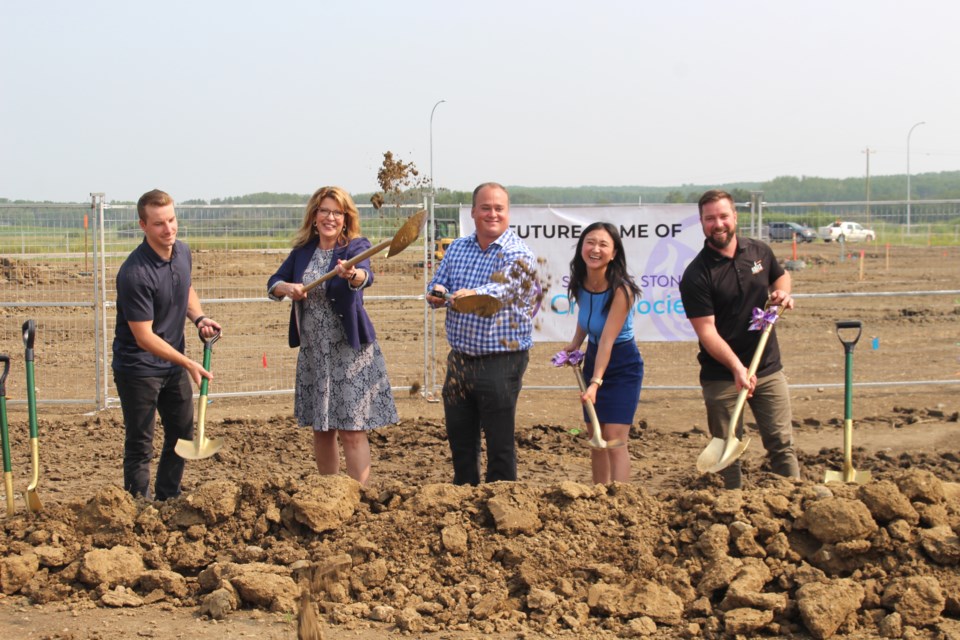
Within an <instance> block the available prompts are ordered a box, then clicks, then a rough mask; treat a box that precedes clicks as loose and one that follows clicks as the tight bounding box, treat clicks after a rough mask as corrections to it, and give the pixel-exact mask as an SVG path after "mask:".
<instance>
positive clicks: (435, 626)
mask: <svg viewBox="0 0 960 640" xmlns="http://www.w3.org/2000/svg"><path fill="white" fill-rule="evenodd" d="M783 247H784V246H783V245H780V246H778V247H777V249H778V250H780V251H781V252H783V251H786V250H785V249H784V248H783ZM867 251H868V254H867V257H868V258H869V259H871V260H872V262H871V265H872V267H871V270H870V271H869V272H868V275H867V277H866V278H865V279H864V280H863V281H861V280H860V279H859V272H858V265H857V261H856V260H848V261H845V262H844V263H838V262H837V261H836V255H835V249H834V248H833V247H822V246H819V247H814V248H806V249H804V254H803V256H802V257H804V258H805V261H806V268H805V269H803V270H801V271H796V272H794V278H795V290H796V291H797V292H803V293H814V292H818V293H835V292H841V291H852V292H866V291H913V290H946V289H958V288H960V286H958V285H960V277H958V275H957V274H958V273H960V250H958V249H957V248H956V247H953V248H947V249H941V248H927V249H915V250H909V251H908V250H906V249H899V250H896V252H895V255H894V259H893V267H892V268H890V269H889V270H887V269H886V268H885V266H884V264H885V257H886V256H885V254H884V251H883V248H878V247H868V248H867ZM207 259H213V258H212V257H209V256H208V258H207ZM270 260H271V262H270V264H274V263H275V262H276V258H275V257H273V258H271V259H270ZM264 268H268V266H267V265H265V266H264ZM244 269H245V270H246V271H245V274H246V275H250V276H251V278H252V279H253V280H256V281H260V280H261V279H263V276H262V275H261V274H259V273H257V270H256V269H255V268H254V267H252V266H251V265H249V264H246V265H244ZM267 273H269V271H267ZM388 275H389V274H388ZM397 277H402V276H400V275H398V276H397ZM281 315H283V314H277V316H278V318H279V317H280V316H281ZM843 318H856V319H860V320H862V321H863V322H864V325H865V327H866V328H865V336H864V338H863V340H862V342H861V344H860V346H858V348H857V351H856V363H857V365H856V366H857V368H856V371H857V379H858V380H877V381H879V380H883V381H889V382H897V381H903V380H920V379H927V380H954V381H955V380H957V378H958V374H960V361H958V355H960V333H958V329H957V327H958V326H960V325H958V322H957V321H958V318H960V304H958V300H957V299H956V297H955V296H933V297H920V296H914V297H897V298H886V297H864V298H846V299H833V298H826V299H801V300H799V301H798V308H797V310H795V311H794V312H793V313H791V314H789V315H787V316H785V317H784V318H783V321H782V325H778V331H779V334H780V340H781V348H782V350H783V353H784V360H785V364H786V370H787V373H788V375H789V376H790V379H791V381H792V382H793V383H797V382H800V383H803V382H806V381H812V380H825V379H826V380H836V381H837V382H842V380H843V377H842V376H843V373H842V372H843V351H842V348H841V346H840V344H839V342H838V341H837V338H836V335H835V332H834V326H833V323H834V321H835V320H838V319H843ZM284 323H285V316H284V317H283V319H281V320H280V321H278V323H277V324H278V325H283V324H284ZM400 324H401V323H390V322H381V323H379V324H378V327H377V329H378V332H379V333H380V334H381V341H382V342H384V343H389V342H392V341H394V342H395V341H400V342H402V341H404V340H406V339H408V336H406V334H402V335H400V334H397V335H393V332H394V330H396V331H401V328H400V326H399V325H400ZM402 330H403V331H409V329H402ZM874 337H878V338H879V339H880V345H881V346H880V348H879V349H873V348H872V347H871V340H872V339H873V338H874ZM555 349H556V345H538V346H537V347H536V349H535V351H534V354H533V357H532V358H531V368H530V372H529V373H528V376H527V383H528V384H548V383H552V384H557V376H562V375H568V374H567V373H566V372H563V373H560V372H557V371H556V370H554V369H552V367H550V366H549V364H548V358H549V355H550V354H551V353H552V351H554V350H555ZM641 350H642V352H643V355H644V359H645V361H646V363H647V369H648V378H647V382H648V383H649V384H658V385H666V384H685V385H690V384H695V382H696V366H695V363H694V362H693V360H694V357H695V347H694V345H691V344H685V345H676V344H641ZM411 351H412V352H414V353H411V356H410V357H414V356H418V355H419V350H418V349H413V350H411ZM393 353H394V354H396V353H400V352H399V351H394V352H393ZM393 357H394V358H396V357H398V356H397V355H394V356H393ZM677 363H681V364H680V365H677ZM683 363H689V364H688V365H685V364H683ZM390 364H391V361H390V355H389V354H388V366H390ZM668 364H669V365H670V367H668ZM676 366H687V367H688V368H686V369H682V368H681V369H680V371H681V373H680V374H679V376H678V377H680V378H683V379H677V380H673V379H666V378H665V377H664V375H663V374H662V373H658V369H659V370H661V371H663V370H667V369H668V368H669V369H670V371H672V372H674V373H671V374H670V375H672V376H676V375H677V374H676V371H677V368H676ZM570 377H571V382H572V375H571V376H570ZM565 383H566V382H565V381H563V382H561V384H565ZM395 384H396V382H395ZM792 399H793V409H794V426H795V437H796V442H797V445H798V449H799V451H800V457H801V465H802V468H803V478H802V480H801V481H800V482H796V483H793V482H784V481H781V480H779V479H777V478H776V477H774V476H771V475H769V474H767V473H766V472H765V470H764V459H763V449H762V446H761V444H760V441H759V437H758V436H757V434H756V433H755V431H753V428H752V427H749V425H748V427H749V430H750V432H751V433H752V434H753V442H752V444H751V446H750V448H749V449H748V450H747V452H746V454H745V456H744V465H745V475H746V479H747V486H746V487H745V489H744V490H743V491H742V492H725V491H723V490H721V489H720V487H719V483H718V482H717V481H716V478H714V477H712V476H699V475H698V474H697V472H696V469H695V467H694V462H695V460H696V457H697V455H698V454H699V452H700V451H701V450H702V449H703V447H704V446H706V444H707V442H708V441H709V438H708V437H707V435H706V433H705V428H704V416H703V409H702V404H701V401H700V399H699V397H698V395H697V394H696V392H691V391H685V390H678V391H669V390H657V391H649V392H648V391H645V392H644V395H643V398H642V402H641V406H640V409H639V411H638V414H637V421H636V423H635V424H634V426H633V430H632V432H631V438H630V442H629V447H630V452H631V457H632V461H633V478H632V481H631V482H630V483H629V484H628V485H613V486H610V487H592V486H590V463H589V449H588V448H587V446H586V442H585V438H584V436H583V434H582V433H581V434H577V433H574V431H575V430H576V429H577V428H582V424H581V420H582V418H581V416H580V408H579V406H578V403H577V402H576V395H575V393H574V392H573V391H565V390H548V391H544V390H526V391H524V392H523V393H522V394H521V400H520V406H519V409H518V434H517V442H518V450H519V475H520V482H518V483H515V484H495V485H489V486H481V487H478V488H475V489H459V488H454V487H452V486H451V485H449V484H446V483H448V482H449V479H450V477H451V472H450V463H449V453H448V450H447V444H446V440H445V433H444V427H443V410H442V406H441V405H440V404H438V403H435V402H429V401H428V400H427V399H425V398H424V397H423V395H422V394H420V393H416V392H414V393H411V394H406V393H401V394H399V395H398V397H397V404H398V409H399V412H400V416H401V422H400V423H399V424H398V425H396V426H391V427H389V428H384V429H381V430H379V431H377V432H376V433H374V434H373V435H372V436H371V444H372V450H373V457H374V463H373V464H374V466H373V477H372V481H371V485H370V487H368V488H366V489H363V490H361V489H360V488H359V487H356V485H355V484H353V483H352V482H351V481H349V480H347V479H345V478H342V477H341V478H339V479H330V478H327V479H322V478H319V477H318V476H317V475H316V473H315V466H314V463H313V459H312V451H311V446H310V434H309V433H307V432H306V431H305V430H302V429H298V428H297V427H296V425H295V423H294V421H293V419H292V417H291V413H292V410H291V402H292V399H291V398H289V397H284V396H267V397H260V398H252V399H237V398H217V399H215V400H214V401H213V402H211V403H210V404H209V405H208V409H207V432H208V434H209V435H215V436H222V437H224V438H225V439H226V441H227V444H226V446H225V448H224V449H223V451H222V452H221V453H219V454H217V455H216V456H214V457H213V458H211V459H208V460H204V461H199V462H191V463H188V465H187V472H186V475H185V478H184V490H185V495H184V497H182V498H180V499H179V500H176V501H171V502H170V503H166V504H163V505H149V504H146V503H143V502H133V501H131V500H129V499H126V498H125V497H124V496H123V494H122V492H121V491H117V490H115V488H116V487H119V486H121V484H122V474H121V468H120V461H121V454H122V440H123V425H122V421H121V418H120V413H119V410H107V411H103V412H99V413H96V414H84V413H78V412H73V411H72V410H65V409H64V408H62V407H61V408H56V409H44V410H43V412H42V413H41V416H40V433H41V444H40V447H41V477H40V484H39V486H38V494H39V495H40V497H41V498H42V500H43V504H44V509H43V511H42V512H41V513H40V514H28V513H26V512H25V509H24V500H23V497H22V494H23V492H24V491H25V488H26V486H27V484H28V482H29V480H30V475H29V456H28V453H27V452H28V449H27V448H26V442H27V437H28V436H27V429H28V425H27V419H26V412H25V411H24V410H23V408H22V407H14V408H11V410H10V431H11V440H12V442H13V444H14V472H13V480H14V485H15V493H16V496H15V498H16V503H15V504H16V513H15V514H14V516H12V517H8V518H6V519H5V520H3V524H2V526H0V590H2V592H3V594H2V595H0V635H2V636H3V637H4V638H62V639H67V638H71V639H77V640H79V639H81V638H90V639H94V638H95V639H100V640H106V639H108V638H128V637H137V636H142V637H155V638H180V637H183V638H187V637H196V638H214V637H218V638H219V637H229V638H233V637H253V636H257V637H260V638H293V637H296V633H297V631H296V624H297V603H296V598H297V597H298V595H299V587H297V580H298V579H301V580H304V579H305V580H307V582H309V581H310V578H311V576H312V578H313V580H312V581H313V583H314V591H313V598H312V600H313V602H314V603H316V605H315V606H317V607H318V608H319V614H320V619H321V622H322V626H323V628H324V634H325V637H326V638H333V639H337V638H360V639H363V640H366V639H370V638H384V637H410V636H415V637H427V638H450V639H465V638H480V637H493V638H528V639H539V638H547V637H628V636H638V637H639V636H651V637H697V636H707V637H720V636H722V635H725V634H727V635H736V634H740V635H746V636H750V635H766V636H783V637H786V636H796V637H810V636H811V635H812V636H813V637H828V636H830V635H833V634H839V635H845V636H848V637H875V636H877V635H878V634H879V633H880V632H881V631H883V632H884V633H886V634H887V635H888V636H890V635H894V632H895V631H897V630H898V629H899V631H898V633H899V636H894V637H929V638H934V637H960V635H958V634H960V623H958V620H960V601H958V595H957V594H958V593H960V571H958V566H960V565H958V563H960V542H958V539H957V535H958V534H960V496H958V494H957V492H956V490H955V485H954V484H953V483H957V482H960V421H958V412H960V401H958V400H957V392H956V386H955V385H954V386H949V385H926V386H919V385H911V386H885V387H857V388H856V390H855V394H854V421H855V440H854V444H855V451H854V465H855V467H856V468H857V469H858V470H869V471H871V473H872V475H873V482H872V483H871V484H872V485H874V486H877V487H880V488H881V489H882V491H880V492H879V493H882V494H883V495H884V496H886V497H885V498H884V500H887V499H889V500H890V501H894V498H896V497H897V496H900V497H902V498H903V500H904V501H905V503H906V505H905V506H904V504H902V502H897V503H896V504H897V505H899V506H897V507H896V508H895V509H894V511H893V512H892V513H891V512H890V511H889V508H888V509H887V510H886V511H884V508H886V507H882V506H878V501H880V502H883V500H880V498H877V497H876V496H873V495H872V494H871V493H870V492H869V491H868V490H866V489H865V487H869V486H870V485H864V488H859V487H857V486H856V485H847V486H843V485H835V484H832V485H830V486H829V487H826V486H825V485H823V480H824V473H825V471H826V470H828V469H840V468H841V466H842V463H843V456H842V450H841V446H842V429H841V426H842V418H843V390H842V388H839V387H823V388H815V387H814V388H797V389H795V391H794V394H793V398H792ZM749 420H750V416H749V414H748V423H749ZM918 484H920V485H923V486H922V487H921V488H917V485H918ZM118 494H119V495H118ZM818 504H819V505H829V506H830V507H831V509H830V510H828V511H827V514H826V515H824V514H820V517H821V519H825V520H829V521H830V523H831V524H830V526H829V527H828V529H829V530H828V531H823V530H821V529H819V528H818V526H817V524H816V523H815V522H814V520H815V518H814V515H813V514H814V513H815V512H817V508H818V507H817V505H818ZM858 505H859V506H858ZM860 507H863V510H866V514H867V515H866V516H864V515H863V514H862V513H861V510H860ZM851 527H852V530H851ZM744 532H746V533H744ZM718 540H719V541H718ZM750 540H753V544H750V543H749V541H750ZM118 549H120V550H121V551H123V550H131V553H132V555H133V556H136V557H137V558H140V564H137V562H136V561H133V565H129V566H128V565H124V564H123V563H122V562H121V559H119V558H110V559H108V560H105V559H103V558H100V559H99V562H100V563H101V564H99V565H98V560H97V558H95V557H91V555H90V554H91V553H92V552H95V551H107V550H110V551H111V552H116V553H121V551H117V550H118ZM124 557H126V556H124ZM111 563H113V564H111ZM114 565H115V566H114ZM104 566H114V573H113V574H110V575H107V574H109V573H110V572H109V571H107V569H105V568H103V567H104ZM98 567H100V571H101V572H100V573H98ZM116 567H120V569H117V568H116ZM123 567H127V568H126V569H124V568H123ZM131 567H132V568H131ZM244 572H248V573H247V574H246V575H247V578H248V581H251V582H254V583H259V584H258V586H260V587H262V588H264V589H266V587H265V585H267V584H268V583H269V584H270V585H273V586H272V587H271V589H272V590H271V589H267V590H266V593H263V592H258V591H257V589H256V588H254V587H252V586H251V587H249V588H248V587H246V586H244V585H245V582H244V577H243V576H244ZM720 574H722V575H723V577H718V576H719V575H720ZM251 576H253V577H252V578H251ZM930 577H932V578H933V579H934V580H935V582H936V584H935V585H934V584H931V583H929V582H922V581H918V580H919V579H920V578H924V579H926V578H930ZM738 579H739V580H741V582H737V580H738ZM181 581H182V582H181ZM747 583H750V584H752V586H750V587H749V588H747V587H745V586H744V584H747ZM807 585H814V586H816V585H824V587H823V588H824V589H827V590H828V591H827V592H826V593H824V594H820V595H819V596H817V597H819V598H820V599H819V600H816V598H815V597H814V596H813V595H810V592H811V590H812V589H813V587H808V586H807ZM851 585H853V586H851ZM857 589H859V590H860V591H859V592H858V591H857ZM911 589H912V591H910V590H911ZM221 590H225V591H227V592H231V593H233V595H232V596H230V597H232V598H233V601H232V602H233V609H231V608H230V607H227V611H225V612H223V611H219V614H218V611H215V610H214V611H212V610H211V609H210V607H211V603H210V602H209V601H208V599H209V598H211V597H212V594H214V593H216V592H219V591H221ZM906 591H909V592H910V593H920V594H921V596H922V597H919V599H920V600H921V601H922V603H923V604H922V606H921V605H920V604H916V603H915V602H914V603H912V604H911V603H909V602H907V603H905V597H904V596H903V593H904V592H906ZM731 594H733V595H731ZM745 594H746V595H745ZM850 594H852V595H850ZM734 596H736V597H734ZM223 597H224V598H227V600H228V601H229V600H230V597H228V596H223ZM851 598H852V600H854V601H856V604H855V605H851V606H850V607H848V608H847V609H843V610H842V611H841V613H842V615H840V616H839V620H838V621H836V624H833V622H834V621H833V619H832V618H830V617H829V616H827V615H826V614H822V613H821V614H817V613H811V612H810V611H808V609H811V607H813V605H814V604H816V603H818V602H819V603H820V604H830V603H838V602H844V601H845V599H851ZM205 605H206V608H204V606H205ZM838 606H839V605H838ZM826 608H829V607H826ZM841 609H842V607H841ZM934 609H936V611H935V613H930V611H932V610H934ZM202 612H205V613H202ZM768 613H769V616H768V615H767V614H768ZM838 615H839V614H838ZM221 616H222V617H221ZM214 618H220V619H214ZM768 618H769V619H768ZM898 624H899V625H900V626H899V627H898V626H897V625H898ZM831 627H832V628H831Z"/></svg>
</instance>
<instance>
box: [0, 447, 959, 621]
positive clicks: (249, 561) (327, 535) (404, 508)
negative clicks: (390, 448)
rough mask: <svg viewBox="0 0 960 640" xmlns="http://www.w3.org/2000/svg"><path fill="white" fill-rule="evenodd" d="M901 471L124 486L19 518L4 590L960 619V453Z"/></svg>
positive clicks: (184, 602) (325, 614) (248, 603)
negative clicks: (671, 486)
mask: <svg viewBox="0 0 960 640" xmlns="http://www.w3.org/2000/svg"><path fill="white" fill-rule="evenodd" d="M874 462H875V461H874ZM944 463H945V464H946V465H947V466H948V467H949V466H950V465H949V461H947V460H946V459H944ZM874 468H877V467H874ZM890 468H891V469H892V470H891V471H890V472H889V473H881V474H875V481H874V482H871V483H868V484H865V485H862V486H857V485H841V484H830V485H818V484H815V483H813V482H809V481H806V480H802V481H789V480H785V479H782V478H778V477H776V476H772V475H768V474H763V473H761V472H760V471H756V470H754V471H752V475H753V476H754V477H755V480H756V484H755V485H754V486H753V487H752V488H750V489H747V490H744V491H724V490H722V489H720V488H719V487H718V486H716V483H715V482H713V480H714V479H711V478H702V479H697V480H694V481H693V482H691V483H690V484H689V486H687V487H686V488H684V489H675V490H670V491H665V492H663V493H661V494H659V495H657V496H653V495H651V494H650V493H648V492H647V491H646V490H644V489H643V488H642V487H640V486H636V485H633V484H613V485H610V486H602V485H597V486H587V485H584V484H579V483H576V482H570V481H561V482H555V483H552V484H544V485H534V484H531V483H524V482H518V483H494V484H487V485H481V486H480V487H456V486H453V485H450V484H444V483H431V484H424V485H422V486H414V485H411V484H409V483H404V482H400V481H383V482H380V483H378V484H376V486H374V487H372V488H367V489H362V488H361V487H360V486H359V485H358V484H357V483H355V482H353V481H352V480H350V479H349V478H346V477H343V476H322V477H321V476H317V475H316V474H305V475H303V476H301V477H295V476H289V475H272V476H267V477H258V478H254V479H251V480H242V479H235V480H234V479H217V480H212V481H209V482H205V483H203V484H201V485H200V486H198V487H197V488H196V490H194V491H191V492H190V493H189V494H186V495H184V496H182V497H180V498H178V499H175V500H170V501H167V502H164V503H149V502H145V501H142V500H137V501H135V500H133V499H132V498H131V497H130V496H129V495H128V494H127V493H125V492H124V491H123V490H122V489H120V488H119V487H114V486H107V487H105V488H102V489H100V490H98V491H97V492H96V493H95V495H93V496H92V497H90V498H88V499H86V500H82V501H75V502H70V503H67V504H65V505H63V506H53V507H51V508H49V509H46V510H44V511H43V512H41V513H39V514H35V515H21V516H15V517H12V518H8V519H6V520H5V521H4V522H3V529H2V535H0V590H2V592H3V593H4V594H8V595H9V594H16V593H19V594H22V595H25V596H27V597H29V598H30V599H31V600H32V601H34V602H36V603H47V602H54V601H58V602H63V603H66V604H68V605H69V606H75V607H78V608H82V607H86V606H90V605H91V604H92V603H95V604H96V605H98V606H103V607H138V606H142V605H145V604H150V603H157V602H165V603H167V604H168V605H169V606H173V607H199V611H200V613H201V614H203V615H206V616H209V617H211V618H214V619H220V618H223V617H225V616H229V615H230V613H231V612H232V611H235V610H237V609H240V608H255V609H262V610H269V611H277V612H291V613H296V611H297V607H298V605H297V602H298V600H299V598H300V594H301V589H303V590H306V591H307V592H309V593H310V594H312V600H313V601H315V602H316V603H317V604H318V606H319V611H320V614H321V619H323V620H326V621H327V623H328V624H336V625H341V626H343V627H345V628H348V629H349V628H367V627H371V626H377V625H382V626H384V627H389V628H396V629H398V630H400V631H406V632H410V633H420V632H430V631H447V630H449V631H455V630H458V631H459V630H470V631H473V632H476V633H481V634H492V633H508V632H516V633H518V634H521V635H522V634H524V633H540V634H545V635H554V634H558V633H564V632H573V633H577V634H580V635H583V634H587V635H593V636H596V635H605V634H609V635H612V634H616V635H618V636H621V637H639V636H648V635H654V634H669V635H673V636H677V635H681V636H686V637H698V636H706V637H720V636H723V635H731V634H738V635H745V636H752V635H758V634H792V633H803V632H806V633H809V634H810V635H812V636H813V637H815V638H827V637H831V636H833V635H836V634H851V633H855V632H870V633H875V634H880V635H883V636H886V637H946V636H949V635H950V634H953V633H956V632H957V630H958V629H960V622H958V621H960V571H958V565H960V538H958V534H960V485H958V484H956V483H955V482H948V481H945V480H944V479H943V476H944V475H947V476H955V474H956V473H957V472H956V470H955V466H953V467H952V468H953V471H952V472H949V473H946V474H942V473H933V472H931V471H927V470H919V469H906V470H904V469H897V465H895V464H892V465H891V467H890ZM938 476H939V477H938Z"/></svg>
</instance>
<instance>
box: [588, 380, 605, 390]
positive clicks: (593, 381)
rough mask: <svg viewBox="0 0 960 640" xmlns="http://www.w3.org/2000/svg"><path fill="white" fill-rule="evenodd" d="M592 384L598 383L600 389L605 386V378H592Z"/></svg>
mask: <svg viewBox="0 0 960 640" xmlns="http://www.w3.org/2000/svg"><path fill="white" fill-rule="evenodd" d="M590 384H595V385H597V388H598V389H599V388H600V387H602V386H603V378H590Z"/></svg>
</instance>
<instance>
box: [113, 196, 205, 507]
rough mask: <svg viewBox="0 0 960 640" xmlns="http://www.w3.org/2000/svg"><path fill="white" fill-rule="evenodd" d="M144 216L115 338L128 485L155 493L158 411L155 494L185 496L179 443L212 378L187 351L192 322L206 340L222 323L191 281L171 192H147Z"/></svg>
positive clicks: (121, 280) (121, 278)
mask: <svg viewBox="0 0 960 640" xmlns="http://www.w3.org/2000/svg"><path fill="white" fill-rule="evenodd" d="M137 214H138V216H139V217H140V228H141V229H143V235H144V239H143V242H142V243H141V244H140V246H139V247H137V248H136V249H134V250H133V252H132V253H131V254H130V255H129V256H128V257H127V259H126V260H125V261H124V263H123V265H121V266H120V271H119V272H118V273H117V326H116V333H115V335H114V339H113V380H114V383H115V384H116V386H117V394H118V395H119V396H120V407H121V408H122V410H123V424H124V428H125V432H126V436H125V439H124V446H123V486H124V488H125V489H126V490H127V491H129V492H130V493H132V494H133V495H134V496H144V497H146V498H147V499H150V498H151V493H150V459H151V458H152V457H153V430H154V426H155V424H156V414H157V413H159V414H160V419H161V421H162V423H163V449H162V451H161V453H160V462H159V464H158V465H157V481H156V485H155V487H154V488H155V491H154V495H155V497H156V499H157V500H166V499H168V498H175V497H177V496H178V495H180V480H181V478H182V477H183V467H184V460H183V458H181V457H180V456H178V455H177V454H176V452H175V451H174V447H175V446H176V444H177V440H178V439H179V438H183V439H185V440H189V439H191V438H193V399H192V397H193V389H192V387H191V386H190V381H191V380H193V382H194V384H197V385H199V384H200V381H201V378H208V379H212V378H213V376H212V375H210V373H208V372H207V371H205V370H204V368H203V365H202V364H200V363H199V362H195V361H193V360H191V359H190V358H188V357H186V356H185V355H184V347H185V344H186V343H185V339H184V319H185V318H189V319H190V321H191V322H193V323H194V324H195V325H196V326H197V327H198V328H199V329H200V332H201V334H202V335H203V336H204V337H205V338H210V337H212V336H213V335H215V334H216V332H217V331H219V330H220V325H219V324H218V323H217V322H214V321H213V320H211V319H210V318H207V317H205V316H204V315H203V310H202V309H201V307H200V298H199V297H198V296H197V292H196V291H194V289H193V285H192V284H191V281H190V270H191V267H192V265H193V261H192V258H191V256H190V248H189V247H187V245H186V244H184V243H183V242H180V241H179V240H177V214H176V212H175V211H174V208H173V199H172V198H171V197H170V195H169V194H167V193H164V192H163V191H160V190H159V189H154V190H153V191H148V192H147V193H145V194H143V196H141V197H140V201H139V202H137Z"/></svg>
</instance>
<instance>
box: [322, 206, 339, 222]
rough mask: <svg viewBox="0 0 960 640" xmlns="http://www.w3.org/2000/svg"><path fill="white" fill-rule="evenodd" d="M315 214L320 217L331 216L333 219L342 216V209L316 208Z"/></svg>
mask: <svg viewBox="0 0 960 640" xmlns="http://www.w3.org/2000/svg"><path fill="white" fill-rule="evenodd" d="M317 214H318V215H319V216H320V217H321V218H333V219H334V220H340V219H341V218H343V211H334V210H332V209H317Z"/></svg>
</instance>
